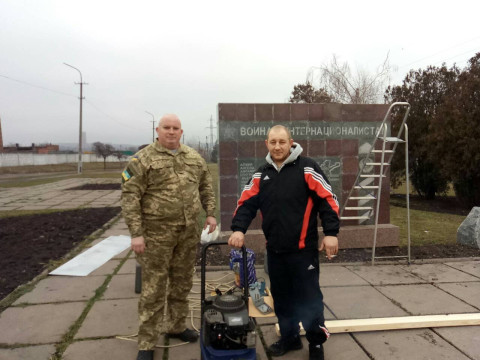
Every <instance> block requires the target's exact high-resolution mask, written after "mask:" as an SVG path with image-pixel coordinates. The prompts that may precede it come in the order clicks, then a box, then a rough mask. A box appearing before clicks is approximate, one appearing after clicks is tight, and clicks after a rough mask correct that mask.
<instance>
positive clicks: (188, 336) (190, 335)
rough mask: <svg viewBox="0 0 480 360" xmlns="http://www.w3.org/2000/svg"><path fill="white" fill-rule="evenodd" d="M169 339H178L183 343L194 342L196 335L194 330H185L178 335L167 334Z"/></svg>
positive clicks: (196, 338)
mask: <svg viewBox="0 0 480 360" xmlns="http://www.w3.org/2000/svg"><path fill="white" fill-rule="evenodd" d="M168 337H169V338H176V339H180V340H182V341H185V342H192V343H193V342H196V341H197V340H198V333H197V332H196V331H195V330H191V329H185V330H183V332H181V333H178V334H168Z"/></svg>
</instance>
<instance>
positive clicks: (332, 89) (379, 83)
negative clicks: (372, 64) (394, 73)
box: [307, 54, 392, 104]
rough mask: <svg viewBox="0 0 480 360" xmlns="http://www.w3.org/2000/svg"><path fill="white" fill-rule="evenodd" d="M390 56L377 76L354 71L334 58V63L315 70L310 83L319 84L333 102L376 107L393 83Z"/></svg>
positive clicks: (308, 75) (362, 71) (381, 66)
mask: <svg viewBox="0 0 480 360" xmlns="http://www.w3.org/2000/svg"><path fill="white" fill-rule="evenodd" d="M388 57H389V55H388V54H387V57H386V58H385V60H384V61H383V63H382V64H381V65H379V66H378V67H377V70H376V71H375V73H373V74H371V73H369V72H368V71H366V70H363V69H356V70H355V71H354V72H352V70H351V69H350V65H349V64H348V62H344V63H342V62H340V61H339V60H338V58H337V56H336V55H333V57H332V60H331V61H330V63H327V64H324V65H321V66H320V67H312V68H311V69H310V70H309V72H308V74H307V83H314V81H315V80H317V81H318V83H319V86H318V88H320V89H324V90H325V91H326V92H327V93H328V94H329V95H330V96H331V97H332V101H333V102H337V103H343V104H374V103H378V102H380V101H381V100H382V96H383V93H384V92H385V89H386V88H387V86H388V84H389V82H390V73H391V70H392V69H391V67H390V63H389V58H388Z"/></svg>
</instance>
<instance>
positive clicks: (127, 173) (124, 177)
mask: <svg viewBox="0 0 480 360" xmlns="http://www.w3.org/2000/svg"><path fill="white" fill-rule="evenodd" d="M132 176H133V174H132V173H131V172H130V170H129V169H127V170H125V171H124V172H122V182H126V181H128V180H130V178H131V177H132Z"/></svg>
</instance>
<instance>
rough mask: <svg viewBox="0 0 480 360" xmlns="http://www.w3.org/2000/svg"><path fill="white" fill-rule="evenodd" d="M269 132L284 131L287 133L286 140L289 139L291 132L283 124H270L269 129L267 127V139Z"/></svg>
mask: <svg viewBox="0 0 480 360" xmlns="http://www.w3.org/2000/svg"><path fill="white" fill-rule="evenodd" d="M271 132H275V133H277V132H285V133H286V134H287V138H288V140H291V139H292V134H291V133H290V130H288V128H287V127H285V126H283V125H275V126H272V127H271V128H270V129H268V132H267V140H268V138H269V137H270V133H271Z"/></svg>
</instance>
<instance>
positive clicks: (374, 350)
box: [354, 329, 468, 360]
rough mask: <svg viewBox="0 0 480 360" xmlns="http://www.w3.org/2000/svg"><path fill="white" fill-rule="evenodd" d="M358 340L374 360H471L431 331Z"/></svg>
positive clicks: (364, 336) (381, 333) (379, 333)
mask: <svg viewBox="0 0 480 360" xmlns="http://www.w3.org/2000/svg"><path fill="white" fill-rule="evenodd" d="M354 336H355V338H356V339H357V340H358V341H359V342H360V343H361V344H362V346H363V347H364V349H365V350H366V351H367V352H368V353H369V354H371V356H372V358H373V359H388V360H406V359H408V360H420V359H425V360H426V359H435V360H440V359H442V360H447V359H448V360H467V359H468V357H467V356H465V355H464V354H462V353H461V352H460V351H458V350H457V349H456V348H455V347H453V346H452V345H450V344H449V343H448V342H446V341H445V340H443V339H442V338H441V337H440V336H438V335H437V334H435V333H434V332H433V331H431V330H429V329H413V330H395V331H377V332H366V333H356V334H354Z"/></svg>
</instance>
